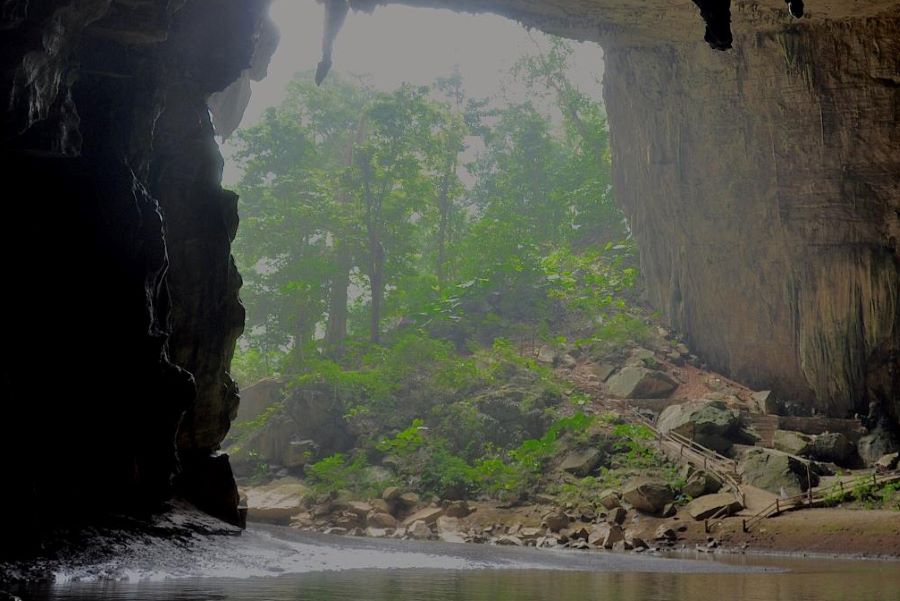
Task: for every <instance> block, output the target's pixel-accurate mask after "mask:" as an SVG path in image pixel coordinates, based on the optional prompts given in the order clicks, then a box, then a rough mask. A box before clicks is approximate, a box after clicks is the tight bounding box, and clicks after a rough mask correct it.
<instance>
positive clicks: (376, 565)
mask: <svg viewBox="0 0 900 601" xmlns="http://www.w3.org/2000/svg"><path fill="white" fill-rule="evenodd" d="M106 578H115V579H116V581H108V580H105V579H106ZM57 579H58V583H57V584H54V585H51V586H43V587H39V588H33V589H31V590H26V591H20V592H19V594H20V595H22V598H23V600H24V601H49V600H54V601H64V600H66V601H76V600H77V601H88V600H90V601H169V600H172V601H211V600H216V601H226V600H227V601H250V600H253V601H259V600H266V601H366V600H372V601H426V600H429V601H506V600H509V601H570V600H571V601H591V600H598V601H599V600H604V601H682V600H683V601H730V600H742V601H782V600H783V601H844V600H847V601H850V600H852V601H900V562H880V561H847V560H834V559H792V558H772V557H758V556H729V555H723V556H715V557H712V556H709V555H706V554H696V555H695V556H693V555H692V556H686V555H685V556H680V557H677V558H673V557H654V556H651V555H647V554H633V553H629V554H617V553H608V552H583V551H581V552H579V551H546V550H536V549H522V548H509V547H496V546H484V545H453V544H446V543H420V542H412V541H394V540H371V539H349V538H338V537H327V536H322V535H308V534H305V533H300V532H297V531H294V530H290V529H286V528H285V529H283V528H276V527H251V528H250V529H249V530H248V531H247V532H246V533H245V534H244V536H241V537H235V538H229V537H225V538H217V539H214V540H213V541H209V540H205V539H200V538H198V541H197V542H196V544H195V545H191V546H185V545H183V544H182V545H178V546H177V548H176V547H172V548H162V549H157V548H153V549H147V548H144V549H140V550H137V551H136V550H134V549H131V550H129V549H123V551H122V553H121V555H120V557H119V558H118V559H117V560H116V561H112V562H110V563H109V564H107V565H101V566H96V565H94V566H83V567H81V568H73V569H71V570H69V571H62V572H59V573H57Z"/></svg>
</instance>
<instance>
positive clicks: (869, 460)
mask: <svg viewBox="0 0 900 601" xmlns="http://www.w3.org/2000/svg"><path fill="white" fill-rule="evenodd" d="M856 449H857V451H859V457H860V458H861V459H862V460H863V463H865V464H866V465H874V464H875V462H876V461H878V460H879V459H881V458H882V457H883V456H885V455H888V454H890V453H894V452H897V451H900V441H898V440H897V437H896V436H895V435H894V434H893V433H892V432H890V431H888V430H886V429H884V428H876V429H875V430H874V431H872V432H871V433H870V434H867V435H866V436H863V437H862V438H860V439H859V442H857V443H856Z"/></svg>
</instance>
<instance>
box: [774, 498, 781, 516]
mask: <svg viewBox="0 0 900 601" xmlns="http://www.w3.org/2000/svg"><path fill="white" fill-rule="evenodd" d="M775 513H781V504H780V503H779V500H778V499H775Z"/></svg>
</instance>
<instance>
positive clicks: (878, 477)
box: [742, 470, 900, 532]
mask: <svg viewBox="0 0 900 601" xmlns="http://www.w3.org/2000/svg"><path fill="white" fill-rule="evenodd" d="M870 480H871V482H872V485H873V486H878V485H879V484H881V485H885V484H890V483H891V482H897V481H900V470H894V471H892V472H887V473H884V474H878V473H873V474H872V475H871V476H864V477H862V478H857V479H856V480H854V481H853V482H852V483H850V484H852V486H851V485H850V484H848V485H845V484H844V481H843V480H839V481H838V482H836V483H835V484H833V485H831V486H829V487H827V488H819V489H813V488H810V489H809V490H807V491H806V492H804V493H801V494H799V495H794V496H792V497H787V498H784V499H775V501H774V502H773V503H771V504H770V505H768V506H766V507H765V508H764V509H763V510H762V511H760V512H759V513H757V514H756V515H754V516H752V517H750V518H747V519H745V520H743V524H742V528H743V530H744V532H749V531H750V529H751V528H753V527H754V526H756V525H758V524H759V523H760V522H762V521H763V520H765V519H767V518H771V517H775V516H777V515H780V514H782V513H785V512H787V511H795V510H797V509H809V508H812V507H819V506H821V505H823V504H824V503H826V502H828V501H833V500H835V499H844V498H845V497H846V495H847V494H848V493H849V492H851V490H852V488H855V487H856V486H857V485H863V484H868V482H869V481H870Z"/></svg>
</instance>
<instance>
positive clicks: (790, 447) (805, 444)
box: [775, 430, 814, 455]
mask: <svg viewBox="0 0 900 601" xmlns="http://www.w3.org/2000/svg"><path fill="white" fill-rule="evenodd" d="M813 442H814V439H813V437H812V436H809V435H808V434H803V433H802V432H795V431H793V430H776V431H775V448H776V449H778V450H779V451H784V452H785V453H790V454H791V455H807V454H808V453H809V452H810V449H812V447H813Z"/></svg>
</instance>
